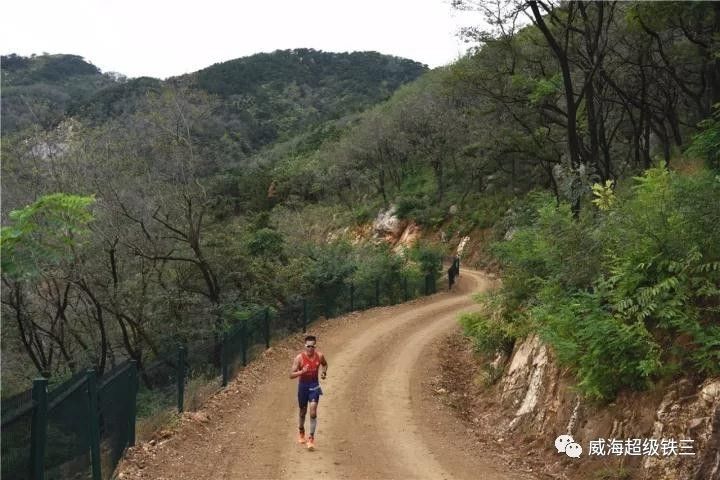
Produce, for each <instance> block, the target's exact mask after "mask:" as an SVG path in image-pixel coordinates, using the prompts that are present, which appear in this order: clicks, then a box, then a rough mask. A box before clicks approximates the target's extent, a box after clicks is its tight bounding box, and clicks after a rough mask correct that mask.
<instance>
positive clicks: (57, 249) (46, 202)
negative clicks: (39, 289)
mask: <svg viewBox="0 0 720 480" xmlns="http://www.w3.org/2000/svg"><path fill="white" fill-rule="evenodd" d="M94 201H95V200H94V198H93V197H83V196H79V195H71V194H66V193H54V194H50V195H45V196H43V197H41V198H40V199H38V200H37V201H35V202H33V203H32V204H30V205H28V206H27V207H25V208H22V209H20V210H14V211H12V212H10V220H11V221H12V225H10V226H4V227H2V230H0V247H1V249H2V271H3V273H4V274H6V275H10V276H13V277H28V276H32V275H35V274H37V273H39V272H41V271H42V270H44V269H45V268H47V267H48V266H52V265H58V264H59V263H60V262H62V261H63V260H65V259H67V258H69V257H71V256H72V255H73V254H74V253H75V249H76V248H77V247H78V246H80V245H81V244H82V240H83V237H84V236H85V235H86V234H87V233H88V229H87V226H88V224H89V223H90V222H91V221H92V219H93V215H92V213H91V212H90V210H89V207H90V205H92V204H93V202H94Z"/></svg>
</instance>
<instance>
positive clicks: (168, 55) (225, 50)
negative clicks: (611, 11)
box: [0, 0, 482, 78]
mask: <svg viewBox="0 0 720 480" xmlns="http://www.w3.org/2000/svg"><path fill="white" fill-rule="evenodd" d="M0 12H1V13H0V14H1V15H2V20H1V23H0V51H1V52H2V53H3V54H8V53H17V54H20V55H25V56H28V55H30V54H32V53H36V54H41V53H43V52H47V53H70V54H75V55H80V56H82V57H84V58H85V59H86V60H88V61H90V62H91V63H93V64H94V65H96V66H97V67H98V68H100V69H101V70H102V71H103V72H110V71H114V72H119V73H122V74H124V75H127V76H129V77H139V76H151V77H158V78H167V77H170V76H174V75H180V74H183V73H188V72H194V71H196V70H199V69H201V68H204V67H207V66H209V65H212V64H213V63H217V62H222V61H225V60H231V59H233V58H238V57H244V56H247V55H252V54H253V53H258V52H271V51H273V50H277V49H289V48H315V49H318V50H324V51H329V52H346V51H364V50H374V51H378V52H380V53H384V54H390V55H396V56H400V57H405V58H410V59H413V60H416V61H418V62H421V63H425V64H427V65H428V66H430V67H437V66H441V65H446V64H448V63H451V62H453V61H454V60H456V59H457V58H458V56H460V55H462V54H463V53H464V51H465V49H466V48H467V45H465V44H464V43H463V42H462V41H461V40H460V39H459V38H458V37H457V32H458V29H459V28H460V26H463V25H472V24H478V23H479V22H481V21H482V17H481V16H480V14H478V13H466V12H458V11H454V10H453V9H452V8H451V7H450V3H449V0H352V1H350V0H225V1H220V0H202V1H188V0H175V1H169V0H8V1H6V2H4V4H3V7H2V9H1V10H0Z"/></svg>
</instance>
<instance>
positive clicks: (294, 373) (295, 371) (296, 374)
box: [290, 355, 307, 379]
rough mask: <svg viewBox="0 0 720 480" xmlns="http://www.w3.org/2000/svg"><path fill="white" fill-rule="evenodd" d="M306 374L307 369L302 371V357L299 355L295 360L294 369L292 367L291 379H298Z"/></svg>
mask: <svg viewBox="0 0 720 480" xmlns="http://www.w3.org/2000/svg"><path fill="white" fill-rule="evenodd" d="M305 372H307V367H304V368H303V369H300V355H298V356H297V357H295V360H293V364H292V367H290V378H291V379H292V378H297V377H299V376H300V375H302V374H303V373H305Z"/></svg>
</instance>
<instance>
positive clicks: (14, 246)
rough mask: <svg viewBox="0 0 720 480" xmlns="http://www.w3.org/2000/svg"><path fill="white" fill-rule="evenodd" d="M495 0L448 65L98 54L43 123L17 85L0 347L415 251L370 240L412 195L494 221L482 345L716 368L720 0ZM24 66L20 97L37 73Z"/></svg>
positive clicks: (112, 351) (593, 375) (152, 341)
mask: <svg viewBox="0 0 720 480" xmlns="http://www.w3.org/2000/svg"><path fill="white" fill-rule="evenodd" d="M454 3H455V4H456V6H457V7H458V8H481V9H482V8H484V7H485V6H486V5H489V4H488V3H487V2H478V3H477V4H474V3H472V2H464V1H458V2H454ZM498 6H499V7H500V8H499V9H497V8H494V7H493V8H488V9H487V12H486V13H487V14H488V15H489V16H490V17H491V19H492V20H493V23H492V25H493V28H494V29H493V30H492V31H488V32H481V31H476V30H468V31H466V32H465V34H466V36H467V39H468V40H469V41H471V42H475V43H474V44H475V45H476V48H475V49H474V51H473V52H471V53H470V54H468V55H467V56H465V57H464V58H462V59H461V60H459V61H458V62H456V63H455V64H453V65H450V66H448V67H445V68H440V69H435V70H433V71H430V72H425V69H424V67H422V66H421V65H418V64H416V63H414V62H411V61H408V60H402V59H397V58H391V57H385V56H381V55H378V54H374V53H371V54H328V53H322V52H315V51H311V50H293V51H285V52H276V53H274V54H261V55H256V56H253V57H249V58H246V59H238V60H234V61H231V62H226V63H223V64H218V65H214V66H211V67H209V68H207V69H204V70H201V71H199V72H196V73H195V74H192V75H188V76H183V77H179V78H174V79H169V80H167V81H164V82H160V81H156V80H153V79H135V80H129V81H124V80H116V79H108V78H106V76H103V75H101V74H99V73H97V72H96V73H93V74H92V75H91V77H92V78H95V79H96V82H100V80H99V79H104V80H103V82H106V83H107V85H103V86H102V88H95V87H93V89H87V90H86V91H85V93H84V94H83V95H81V96H78V95H74V94H72V95H71V94H70V93H67V99H66V100H64V101H62V102H60V101H56V102H55V103H53V104H52V105H53V106H52V108H49V110H52V112H54V113H53V115H52V116H50V117H48V118H49V119H48V120H47V121H43V122H39V123H37V122H36V123H33V122H32V121H30V120H29V118H31V117H29V116H28V115H27V114H26V113H23V112H24V111H23V110H22V108H21V107H22V105H23V104H22V102H16V103H14V104H15V105H17V108H13V109H12V110H10V111H8V115H14V117H13V118H15V120H9V122H10V123H9V124H10V125H11V127H10V128H9V129H7V131H6V130H5V127H4V132H3V136H4V141H3V147H4V148H3V166H2V169H3V172H2V173H3V203H4V205H5V209H4V210H5V211H4V212H3V218H4V223H3V224H4V225H7V227H4V230H3V282H4V284H5V285H4V287H5V288H3V314H4V315H3V316H4V318H5V319H6V321H5V327H4V329H3V342H4V343H3V347H4V348H3V355H6V352H7V353H8V354H10V353H12V355H14V356H15V358H31V359H32V362H33V365H34V367H35V368H37V370H43V371H46V372H51V373H52V374H54V375H63V374H66V373H67V372H68V371H69V370H71V369H73V368H77V366H78V365H81V364H84V363H86V362H92V363H94V364H96V365H98V366H100V367H101V368H103V367H104V366H105V365H106V364H108V363H112V362H115V361H117V360H118V359H119V358H125V357H132V358H136V359H142V358H145V357H149V358H152V357H153V355H155V354H156V353H157V351H158V350H159V345H162V344H163V342H174V341H177V340H187V339H188V338H191V337H193V336H195V335H201V334H202V335H205V334H207V335H211V334H213V333H215V334H217V333H218V332H219V331H221V330H222V329H223V328H226V327H227V325H229V324H232V323H233V322H237V319H238V318H241V317H242V315H240V316H238V313H237V312H245V311H249V310H252V308H254V307H256V306H258V305H268V304H270V305H282V304H284V303H286V302H288V301H289V299H290V298H291V297H292V296H293V295H297V294H303V293H307V292H312V291H317V290H319V289H326V288H329V287H331V286H332V285H337V284H339V283H341V282H343V281H345V280H346V279H350V278H370V277H372V276H373V275H376V276H377V275H381V274H383V275H384V274H386V273H387V272H396V273H397V272H399V271H402V270H403V269H411V268H415V267H413V266H412V265H413V262H410V261H408V260H407V259H400V260H399V259H398V257H396V256H395V255H394V254H392V253H391V252H390V251H389V249H387V248H386V247H384V246H382V245H376V246H370V245H366V244H362V243H360V244H359V245H360V246H358V245H353V244H352V241H354V240H356V238H354V237H353V236H352V229H353V228H355V227H360V226H362V225H364V224H366V223H367V222H368V221H369V220H370V219H372V218H373V217H374V216H375V215H376V214H377V213H378V211H379V210H380V209H387V208H390V207H391V206H395V207H396V211H397V214H398V215H399V216H400V217H401V218H403V219H407V220H408V221H413V222H416V223H417V224H419V225H421V226H422V227H423V228H424V229H425V232H426V237H427V238H428V239H436V238H438V237H440V235H439V232H440V231H442V232H443V233H444V236H445V237H446V238H448V239H450V240H451V242H450V243H449V244H445V245H442V246H441V248H446V249H448V250H449V249H450V248H451V247H454V246H455V245H456V243H453V242H456V241H457V240H458V239H459V238H460V237H462V236H464V235H467V234H472V235H475V236H480V235H482V238H487V239H492V240H494V241H496V246H495V247H493V248H492V249H491V251H488V252H486V256H485V257H483V262H484V263H483V264H481V265H479V266H488V265H489V266H493V267H496V266H498V264H499V265H500V267H501V268H502V269H503V271H504V272H505V273H506V275H507V276H506V281H505V282H504V284H503V285H504V286H503V289H502V291H501V293H500V294H499V295H498V296H497V297H496V298H494V299H493V301H492V302H491V303H490V307H489V310H488V312H487V314H486V315H478V316H474V317H470V318H468V319H466V320H465V325H466V328H467V331H468V334H470V335H473V336H475V338H476V339H477V343H478V348H479V349H480V350H482V349H485V350H484V351H486V352H488V353H494V352H495V351H497V350H503V349H508V348H511V347H512V345H513V342H514V341H515V340H516V339H518V338H521V337H522V336H524V335H527V334H528V333H530V332H540V333H541V334H542V335H543V336H544V338H545V339H546V341H548V342H549V343H550V344H551V345H552V346H553V347H554V348H555V349H556V351H557V354H558V356H559V358H560V360H561V361H563V362H566V364H567V365H568V366H569V367H570V368H571V370H572V372H573V374H575V375H576V376H577V380H578V382H579V385H580V387H581V390H582V391H583V392H584V393H585V394H586V395H588V396H591V397H596V398H601V399H610V398H612V397H613V396H614V395H615V394H616V393H617V392H618V391H619V390H621V389H623V388H647V387H648V386H650V385H652V384H653V382H655V381H657V380H659V379H662V378H666V377H668V376H670V377H671V376H673V375H677V374H678V373H679V372H680V371H681V370H682V369H683V368H691V369H693V371H696V372H698V375H699V376H700V377H702V376H705V375H709V374H713V373H717V371H718V365H719V364H720V353H719V352H720V331H718V326H717V325H718V306H719V305H720V297H719V294H720V292H719V291H718V285H719V283H720V277H719V276H720V268H719V267H718V265H720V263H718V262H720V251H718V249H717V246H718V245H720V231H719V230H718V225H720V208H717V206H718V205H719V204H720V188H719V187H718V173H717V171H718V168H719V166H720V165H719V163H718V162H719V161H720V154H719V153H718V152H719V148H718V146H719V143H720V142H719V141H718V138H719V137H720V133H719V132H720V128H719V127H720V120H719V119H718V117H717V116H716V115H717V104H718V102H720V58H719V57H718V45H717V37H718V34H719V33H720V6H719V4H717V3H713V2H693V3H670V2H668V3H664V2H663V3H654V2H618V3H610V2H565V3H562V4H550V3H546V2H499V4H498ZM517 16H525V17H524V18H529V19H530V21H531V22H530V24H528V25H527V26H525V27H522V28H520V27H515V25H519V24H520V23H516V22H515V21H514V19H516V18H517ZM526 23H527V22H526ZM5 61H6V60H5V59H3V62H5ZM37 61H38V59H21V58H18V57H13V58H12V64H13V65H17V67H13V68H15V69H17V71H18V72H22V71H25V70H23V69H26V68H29V67H27V65H32V64H33V62H37ZM33 68H35V67H33ZM31 70H32V69H31ZM13 71H14V70H13ZM28 71H29V70H28ZM33 71H34V70H33ZM423 72H425V73H423ZM10 73H12V71H10V70H9V71H8V76H7V78H8V80H7V81H8V82H9V83H7V85H8V87H6V83H5V82H6V73H5V66H3V100H5V95H6V94H7V92H6V88H8V89H10V93H11V94H13V92H20V91H21V90H20V89H21V88H25V86H24V85H25V84H26V83H27V82H29V80H27V81H26V80H23V81H22V82H20V81H18V80H13V77H12V76H10V75H9V74H10ZM421 74H422V76H420V75H421ZM27 75H29V74H27ZM78 75H79V74H78ZM93 75H94V76H93ZM418 76H420V78H417V77H418ZM27 78H35V77H30V76H28V77H27ZM38 78H39V77H38ZM61 78H62V79H63V82H66V83H68V84H69V82H70V81H71V80H73V81H74V79H76V78H78V77H77V76H68V77H63V76H61ZM416 78H417V80H415V79H416ZM412 80H415V81H412ZM43 81H44V82H50V80H47V79H46V80H43ZM53 81H54V80H53ZM411 81H412V82H411ZM12 82H14V83H12ZM23 82H25V83H23ZM52 85H54V86H53V88H60V86H57V87H56V86H55V85H63V83H62V82H61V83H57V84H56V83H53V84H52ZM12 89H17V90H12ZM17 98H18V99H22V96H21V95H20V94H19V93H17ZM42 98H45V97H41V96H38V102H40V103H42V101H41V99H42ZM69 99H72V102H71V101H70V100H69ZM48 105H49V104H48ZM13 112H15V113H13ZM3 115H5V113H3ZM3 120H4V121H5V117H3ZM6 132H7V134H6ZM49 194H55V195H54V196H44V195H49ZM33 202H35V203H33ZM25 205H29V207H26V208H22V207H24V206H25ZM10 209H16V210H17V213H15V214H13V215H11V216H10V217H8V215H7V212H8V210H10ZM343 232H344V233H343ZM331 239H334V240H331ZM330 240H331V241H330ZM432 255H433V249H432V248H426V247H425V246H422V248H420V249H418V251H417V252H416V254H415V258H416V259H422V258H428V256H432ZM498 262H499V263H498ZM429 263H432V262H429ZM606 340H607V341H606ZM601 347H602V348H601ZM23 374H27V375H29V373H23ZM6 381H12V378H8V377H7V376H5V375H4V376H3V382H6Z"/></svg>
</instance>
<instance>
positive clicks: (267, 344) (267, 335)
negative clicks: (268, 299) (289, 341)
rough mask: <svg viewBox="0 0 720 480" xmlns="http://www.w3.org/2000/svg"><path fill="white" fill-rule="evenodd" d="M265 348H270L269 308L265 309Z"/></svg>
mask: <svg viewBox="0 0 720 480" xmlns="http://www.w3.org/2000/svg"><path fill="white" fill-rule="evenodd" d="M264 322H265V323H264V325H265V348H266V349H268V348H270V307H265V318H264Z"/></svg>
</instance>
